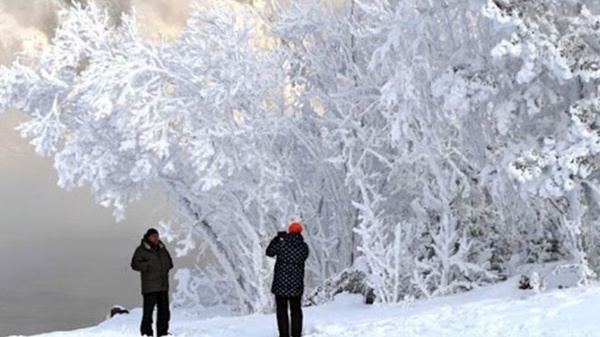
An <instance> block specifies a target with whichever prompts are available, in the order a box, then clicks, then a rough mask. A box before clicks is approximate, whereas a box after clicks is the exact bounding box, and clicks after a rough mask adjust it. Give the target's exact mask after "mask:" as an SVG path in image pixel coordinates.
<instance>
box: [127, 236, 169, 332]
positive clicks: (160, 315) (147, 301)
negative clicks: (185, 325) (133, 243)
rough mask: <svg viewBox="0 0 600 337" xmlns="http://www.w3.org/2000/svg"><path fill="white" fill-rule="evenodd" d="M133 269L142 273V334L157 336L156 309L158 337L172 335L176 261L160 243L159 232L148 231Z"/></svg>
mask: <svg viewBox="0 0 600 337" xmlns="http://www.w3.org/2000/svg"><path fill="white" fill-rule="evenodd" d="M131 268H133V270H136V271H139V272H140V275H141V279H142V295H143V297H144V314H143V316H142V324H141V326H140V332H141V334H142V336H154V332H153V330H152V312H153V311H154V307H155V306H156V311H157V312H156V321H157V322H156V330H157V332H158V336H167V335H168V334H169V319H170V318H171V313H170V311H169V270H171V269H172V268H173V260H172V259H171V255H170V254H169V251H168V250H167V247H165V245H164V243H162V241H160V238H159V235H158V231H157V230H156V229H154V228H150V229H148V231H147V232H146V234H145V235H144V238H143V239H142V243H141V244H140V245H139V246H138V247H137V248H136V250H135V253H134V254H133V258H132V259H131Z"/></svg>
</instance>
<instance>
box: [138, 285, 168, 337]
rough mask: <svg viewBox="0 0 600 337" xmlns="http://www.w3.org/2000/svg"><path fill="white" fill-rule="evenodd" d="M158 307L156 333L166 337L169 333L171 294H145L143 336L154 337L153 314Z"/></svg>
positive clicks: (163, 292)
mask: <svg viewBox="0 0 600 337" xmlns="http://www.w3.org/2000/svg"><path fill="white" fill-rule="evenodd" d="M155 306H156V330H157V331H156V332H158V336H166V335H167V334H168V333H169V319H170V318H171V312H170V311H169V292H168V291H161V292H156V293H148V294H144V315H143V316H142V325H141V326H140V332H141V333H142V336H144V335H146V336H154V332H153V331H152V312H153V311H154V307H155Z"/></svg>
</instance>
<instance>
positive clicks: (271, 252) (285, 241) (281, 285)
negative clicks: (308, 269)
mask: <svg viewBox="0 0 600 337" xmlns="http://www.w3.org/2000/svg"><path fill="white" fill-rule="evenodd" d="M267 256H270V257H276V258H277V261H276V262H275V275H274V276H273V286H272V287H271V292H272V293H273V294H275V295H277V296H283V297H300V296H302V294H303V293H304V262H305V261H306V259H307V258H308V245H307V244H306V242H304V238H302V235H300V234H287V235H283V236H277V237H276V238H274V239H273V240H272V241H271V243H270V244H269V246H268V247H267Z"/></svg>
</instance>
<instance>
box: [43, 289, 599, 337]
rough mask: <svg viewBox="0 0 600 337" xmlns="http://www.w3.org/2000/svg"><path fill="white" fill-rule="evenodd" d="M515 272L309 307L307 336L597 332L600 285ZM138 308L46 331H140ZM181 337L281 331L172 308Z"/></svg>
mask: <svg viewBox="0 0 600 337" xmlns="http://www.w3.org/2000/svg"><path fill="white" fill-rule="evenodd" d="M517 283H518V279H517V278H513V279H510V280H509V281H507V282H504V283H502V284H498V285H494V286H491V287H485V288H480V289H477V290H474V291H471V292H469V293H465V294H461V295H456V296H450V297H446V298H440V299H434V300H425V301H417V302H413V303H410V304H401V305H394V306H387V307H383V306H365V305H363V304H361V300H360V298H358V297H356V296H350V295H343V296H340V297H338V298H337V300H336V301H335V302H334V303H331V304H328V305H324V306H321V307H316V308H307V309H305V312H304V313H305V336H307V337H367V336H370V337H384V336H385V337H390V336H402V337H417V336H419V337H441V336H452V337H456V336H465V337H466V336H473V337H482V336H519V337H524V336H532V337H533V336H536V337H537V336H540V337H542V336H544V337H545V336H556V337H559V336H560V337H568V336H570V337H580V336H600V285H594V286H590V287H586V288H571V289H563V290H559V289H555V290H551V291H547V292H545V293H542V294H535V293H534V292H533V291H529V290H528V291H523V290H517V289H516V284H517ZM140 315H141V312H140V310H139V309H135V310H133V311H132V313H131V314H130V315H125V316H120V317H115V318H113V319H111V320H108V321H106V322H104V323H102V324H100V325H99V326H97V327H93V328H88V329H83V330H77V331H72V332H55V333H50V334H44V335H40V336H43V337H59V336H60V337H63V336H64V337H69V336H71V337H79V336H90V337H91V336H98V337H100V336H105V337H117V336H123V337H127V336H138V332H137V331H138V324H139V320H140ZM171 331H172V333H173V334H174V335H175V336H177V337H191V336H198V337H205V336H206V337H208V336H210V337H237V336H244V337H276V336H277V332H276V325H275V318H274V316H273V315H253V316H245V317H224V316H223V315H221V314H220V313H219V312H214V311H213V312H207V313H205V315H204V317H203V318H195V319H192V318H190V317H186V316H185V315H183V314H182V313H181V312H174V314H173V319H172V328H171Z"/></svg>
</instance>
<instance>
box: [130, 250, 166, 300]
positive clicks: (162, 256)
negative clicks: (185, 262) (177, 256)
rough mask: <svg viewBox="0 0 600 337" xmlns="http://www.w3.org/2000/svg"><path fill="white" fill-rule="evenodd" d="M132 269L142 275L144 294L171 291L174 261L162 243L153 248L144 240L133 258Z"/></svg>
mask: <svg viewBox="0 0 600 337" xmlns="http://www.w3.org/2000/svg"><path fill="white" fill-rule="evenodd" d="M131 268H132V269H133V270H137V271H139V272H140V274H141V279H142V294H148V293H153V292H160V291H168V290H169V270H171V269H172V268H173V260H172V259H171V255H170V254H169V251H168V250H167V248H166V247H165V245H164V244H163V243H162V241H159V243H158V245H157V246H156V247H152V246H150V243H148V242H146V240H142V243H141V244H140V245H139V246H138V247H137V249H136V250H135V253H134V254H133V258H131Z"/></svg>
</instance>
